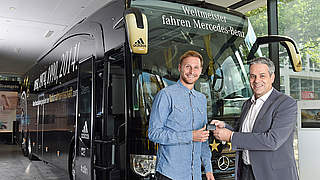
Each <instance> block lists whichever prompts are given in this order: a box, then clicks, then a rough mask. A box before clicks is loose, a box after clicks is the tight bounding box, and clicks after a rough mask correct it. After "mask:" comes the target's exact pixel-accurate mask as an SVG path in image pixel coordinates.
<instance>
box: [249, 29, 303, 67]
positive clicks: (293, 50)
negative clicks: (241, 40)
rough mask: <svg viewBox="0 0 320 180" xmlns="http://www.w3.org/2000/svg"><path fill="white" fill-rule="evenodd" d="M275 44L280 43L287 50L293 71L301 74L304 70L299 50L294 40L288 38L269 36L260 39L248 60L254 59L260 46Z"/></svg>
mask: <svg viewBox="0 0 320 180" xmlns="http://www.w3.org/2000/svg"><path fill="white" fill-rule="evenodd" d="M274 42H279V43H280V44H281V45H282V46H284V47H285V48H286V50H287V52H288V55H289V59H290V62H291V65H292V68H293V71H295V72H300V71H301V70H302V61H301V56H300V54H299V51H298V48H297V46H296V43H295V42H294V40H293V39H291V38H289V37H286V36H279V35H269V36H262V37H258V38H257V40H256V42H255V43H254V44H253V46H252V48H251V50H250V52H249V55H248V60H251V59H253V58H254V54H255V53H256V51H257V50H258V48H259V46H260V45H262V44H269V43H274Z"/></svg>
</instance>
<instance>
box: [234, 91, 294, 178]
mask: <svg viewBox="0 0 320 180" xmlns="http://www.w3.org/2000/svg"><path fill="white" fill-rule="evenodd" d="M250 106H251V101H250V99H249V100H247V101H246V102H245V103H244V105H243V107H242V113H241V116H240V120H239V123H238V126H237V127H236V130H235V132H234V134H233V136H232V140H231V143H232V148H233V149H234V150H236V151H237V156H236V172H237V173H236V174H238V173H239V172H238V170H239V165H241V164H242V150H249V156H250V162H251V165H252V169H253V172H254V175H255V178H256V180H297V179H298V173H297V168H296V163H295V158H294V152H293V137H294V131H295V125H296V120H297V103H296V100H294V99H293V98H291V97H289V96H287V95H285V94H283V93H280V92H279V91H277V90H275V89H274V90H273V91H272V93H271V94H270V96H269V98H268V99H267V100H266V101H265V103H264V104H263V106H262V108H261V110H260V112H259V114H258V116H257V118H256V121H255V123H254V126H253V129H252V132H251V133H242V132H241V127H242V124H243V121H244V119H245V117H246V115H247V112H248V110H249V108H250ZM237 179H238V176H237V175H236V180H237Z"/></svg>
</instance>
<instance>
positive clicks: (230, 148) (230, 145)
mask: <svg viewBox="0 0 320 180" xmlns="http://www.w3.org/2000/svg"><path fill="white" fill-rule="evenodd" d="M228 145H229V151H231V150H232V144H231V142H228Z"/></svg>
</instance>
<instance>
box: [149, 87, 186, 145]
mask: <svg viewBox="0 0 320 180" xmlns="http://www.w3.org/2000/svg"><path fill="white" fill-rule="evenodd" d="M171 107H172V102H171V99H170V97H169V96H168V95H167V93H166V92H165V91H164V90H161V91H159V93H158V94H157V95H156V97H155V99H154V101H153V105H152V111H151V115H150V120H149V129H148V137H149V139H150V140H151V141H153V142H155V143H159V144H162V145H176V144H179V143H191V142H192V131H176V130H174V129H170V128H168V127H166V126H165V123H166V121H167V118H168V116H169V114H170V113H171Z"/></svg>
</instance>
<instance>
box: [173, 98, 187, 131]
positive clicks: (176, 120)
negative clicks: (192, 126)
mask: <svg viewBox="0 0 320 180" xmlns="http://www.w3.org/2000/svg"><path fill="white" fill-rule="evenodd" d="M189 114H190V113H189V112H188V107H187V106H186V105H183V104H175V105H173V108H172V111H171V113H170V115H169V116H168V123H167V124H168V125H170V126H173V127H174V129H179V130H184V129H185V128H186V127H187V124H188V123H190V119H191V118H190V117H189V116H190V115H189Z"/></svg>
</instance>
